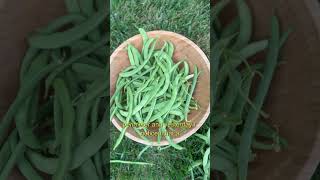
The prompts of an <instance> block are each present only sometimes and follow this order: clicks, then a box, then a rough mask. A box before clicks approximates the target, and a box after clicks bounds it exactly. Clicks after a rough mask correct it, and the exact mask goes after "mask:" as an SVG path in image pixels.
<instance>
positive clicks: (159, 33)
mask: <svg viewBox="0 0 320 180" xmlns="http://www.w3.org/2000/svg"><path fill="white" fill-rule="evenodd" d="M147 34H148V35H149V34H153V35H154V34H156V35H159V36H161V35H162V34H165V35H169V36H174V37H176V38H178V39H180V40H182V41H184V42H185V43H187V44H189V45H190V46H192V47H193V48H194V49H195V50H196V51H197V52H198V53H199V55H200V56H201V59H202V61H204V62H205V64H206V67H207V68H208V71H209V72H210V62H209V59H208V57H207V56H206V54H205V53H204V52H203V51H202V50H201V48H200V47H199V46H198V45H196V44H195V43H194V42H193V41H191V40H190V39H188V38H187V37H185V36H183V35H181V34H178V33H175V32H171V31H165V30H155V31H148V32H147ZM137 38H142V37H141V35H140V34H137V35H134V36H132V37H131V38H129V39H127V40H125V41H124V42H123V43H121V44H120V45H119V46H118V47H117V48H116V49H115V50H114V51H113V53H112V54H111V56H110V68H111V63H112V62H113V60H114V57H115V55H116V54H118V52H119V51H121V50H123V49H124V48H125V47H126V46H127V45H128V42H129V41H133V40H134V39H137ZM209 81H210V80H209ZM110 95H111V94H110ZM210 110H211V108H210V101H209V104H208V108H207V109H206V111H205V113H204V115H203V117H202V119H201V120H200V121H199V122H198V123H197V124H196V125H195V127H194V128H192V129H190V130H189V131H187V133H185V134H183V135H182V136H179V137H176V138H172V140H173V141H174V142H175V143H180V142H182V141H184V140H186V139H187V138H189V137H190V136H192V135H193V134H194V133H196V132H197V131H198V130H199V129H200V128H201V127H202V125H203V124H204V123H205V121H206V120H207V119H208V117H209V114H210ZM111 122H112V124H113V125H114V126H115V127H116V128H117V129H118V130H119V131H120V132H121V130H122V127H121V125H120V124H122V123H119V122H118V121H117V120H116V118H115V117H113V118H112V120H111ZM125 136H127V137H128V138H129V139H131V140H133V141H135V142H138V143H141V144H144V145H148V146H167V145H169V142H168V141H167V140H166V139H165V140H161V141H160V143H158V142H152V141H146V140H143V139H142V138H140V137H136V136H134V135H132V134H131V133H129V132H128V131H126V132H125Z"/></svg>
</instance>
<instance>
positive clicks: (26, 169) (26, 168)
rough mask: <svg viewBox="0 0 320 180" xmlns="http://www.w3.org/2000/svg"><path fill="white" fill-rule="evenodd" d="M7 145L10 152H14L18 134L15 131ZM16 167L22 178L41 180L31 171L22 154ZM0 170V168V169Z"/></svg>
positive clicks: (33, 170) (31, 168)
mask: <svg viewBox="0 0 320 180" xmlns="http://www.w3.org/2000/svg"><path fill="white" fill-rule="evenodd" d="M9 144H10V148H11V150H12V151H14V149H15V147H16V145H17V144H18V133H17V131H16V130H14V131H13V132H12V134H11V137H10V138H9ZM8 158H9V156H8ZM6 162H7V161H6ZM17 166H18V168H19V170H20V172H21V173H22V174H23V176H24V177H26V178H27V179H28V180H42V177H41V176H40V175H39V174H38V173H37V172H36V171H35V169H33V167H32V166H31V164H30V163H29V162H28V161H27V159H25V157H24V154H21V157H20V158H19V159H18V160H17ZM0 169H2V168H1V167H0Z"/></svg>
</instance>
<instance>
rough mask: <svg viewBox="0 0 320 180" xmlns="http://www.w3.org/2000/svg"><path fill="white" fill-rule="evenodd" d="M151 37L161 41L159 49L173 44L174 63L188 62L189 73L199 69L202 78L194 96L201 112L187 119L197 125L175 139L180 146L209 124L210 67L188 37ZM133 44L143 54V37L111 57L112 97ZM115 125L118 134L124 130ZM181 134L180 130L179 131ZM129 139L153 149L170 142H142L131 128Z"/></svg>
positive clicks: (152, 34)
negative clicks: (151, 146)
mask: <svg viewBox="0 0 320 180" xmlns="http://www.w3.org/2000/svg"><path fill="white" fill-rule="evenodd" d="M148 36H150V37H159V40H158V42H159V44H158V48H160V47H161V45H162V44H161V42H162V43H163V41H165V40H166V41H171V42H172V43H173V44H174V46H175V52H174V55H173V56H174V57H173V58H174V61H175V62H177V61H178V60H181V59H185V60H186V61H187V62H188V64H189V66H190V71H191V72H193V67H194V65H197V66H198V68H199V70H200V71H201V74H200V76H199V79H198V83H197V86H196V89H195V92H194V98H195V99H196V100H197V101H198V103H199V104H200V109H199V110H197V111H195V110H192V111H191V112H190V114H189V115H188V119H189V120H190V121H191V122H193V123H195V126H194V127H192V128H191V129H189V130H188V131H187V132H186V133H183V134H181V135H180V136H177V137H175V138H173V140H174V141H175V142H177V143H178V142H181V141H183V140H185V139H186V138H188V137H189V136H191V135H192V134H194V133H195V132H196V131H197V130H198V129H199V128H200V127H201V126H202V124H203V123H204V122H205V121H206V119H207V118H208V115H209V113H210V63H209V60H208V58H207V57H206V55H205V54H204V53H203V52H202V50H201V49H200V48H199V47H198V46H197V45H196V44H194V43H193V42H192V41H190V40H189V39H187V38H186V37H184V36H182V35H179V34H177V33H173V32H168V31H151V32H148ZM128 43H131V44H132V45H134V46H135V47H136V48H138V49H139V50H140V51H141V48H142V37H141V36H140V35H136V36H134V37H132V38H130V39H128V40H127V41H125V42H124V43H123V44H121V45H120V46H119V47H118V48H117V49H116V50H115V51H114V52H113V53H112V55H111V57H110V94H111V95H112V94H113V93H114V91H115V83H116V80H117V78H118V74H119V73H120V72H121V71H122V70H123V69H124V68H126V67H128V66H129V65H130V64H129V60H128V55H127V51H126V49H125V48H126V47H127V44H128ZM112 123H113V124H114V125H115V127H116V128H118V129H119V130H120V129H121V127H122V123H121V122H120V121H119V120H117V119H116V118H114V119H113V120H112ZM149 130H150V131H158V129H151V128H149ZM176 130H177V131H179V130H180V129H176ZM125 135H126V136H127V137H128V138H130V139H132V140H134V141H137V142H139V143H142V144H146V145H153V146H158V145H160V146H164V145H168V144H169V143H168V141H167V140H164V139H162V140H161V141H160V144H158V143H156V142H157V137H156V136H150V140H151V143H148V142H147V141H145V140H143V139H142V138H141V137H139V135H138V134H137V133H136V132H135V131H134V130H133V129H132V128H128V130H127V132H126V134H125Z"/></svg>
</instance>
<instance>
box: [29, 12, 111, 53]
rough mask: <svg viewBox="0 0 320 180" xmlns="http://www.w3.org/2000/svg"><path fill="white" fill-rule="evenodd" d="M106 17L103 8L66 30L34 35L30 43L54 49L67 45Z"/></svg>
mask: <svg viewBox="0 0 320 180" xmlns="http://www.w3.org/2000/svg"><path fill="white" fill-rule="evenodd" d="M106 17H107V12H106V11H102V10H101V11H99V12H97V13H95V14H94V15H92V16H91V17H90V18H89V19H88V20H87V21H85V22H83V23H81V24H80V25H77V26H75V27H73V28H71V29H69V30H66V31H64V32H57V33H54V34H51V35H40V34H39V35H34V36H32V37H30V38H29V43H30V45H31V46H32V47H36V48H41V49H53V48H60V47H63V46H66V45H68V44H70V43H72V42H74V41H76V40H78V39H80V38H82V37H83V36H85V35H86V34H88V33H89V32H91V31H92V30H93V29H95V28H96V27H97V26H98V25H99V24H101V23H102V22H103V21H104V20H105V18H106Z"/></svg>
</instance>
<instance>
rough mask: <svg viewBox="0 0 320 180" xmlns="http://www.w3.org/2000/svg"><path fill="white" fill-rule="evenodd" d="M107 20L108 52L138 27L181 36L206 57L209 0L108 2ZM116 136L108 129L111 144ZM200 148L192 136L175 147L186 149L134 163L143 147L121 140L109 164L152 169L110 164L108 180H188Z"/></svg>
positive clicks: (152, 152) (152, 151)
mask: <svg viewBox="0 0 320 180" xmlns="http://www.w3.org/2000/svg"><path fill="white" fill-rule="evenodd" d="M110 16H111V37H110V39H111V42H110V43H111V51H113V50H114V49H115V48H117V47H118V46H119V45H120V44H121V43H122V42H123V41H125V40H126V39H128V38H130V37H132V36H134V35H136V34H138V33H139V32H138V29H137V28H139V27H141V28H144V29H145V30H146V31H152V30H167V31H173V32H176V33H179V34H182V35H184V36H186V37H187V38H189V39H191V40H192V41H193V42H195V43H196V44H197V45H198V46H199V47H200V48H201V49H202V50H203V51H204V52H205V53H206V54H207V56H209V49H210V44H209V41H210V40H209V39H210V27H209V23H210V1H209V0H158V1H153V0H116V1H112V10H111V14H110ZM208 127H209V126H208V125H207V124H205V125H204V127H202V128H201V129H200V130H199V131H198V132H200V133H203V134H205V133H206V131H207V129H208ZM118 136H119V131H118V130H116V129H115V128H114V127H113V126H112V129H111V143H112V144H114V143H115V141H116V139H117V137H118ZM202 144H203V140H201V139H199V138H197V137H195V136H192V137H190V138H188V139H187V140H186V141H184V142H181V143H180V144H179V145H181V146H183V147H185V148H186V149H184V150H182V151H179V150H176V149H174V148H171V147H170V148H167V149H165V150H162V151H160V150H159V149H158V148H155V147H152V148H149V149H147V150H146V151H145V152H144V153H143V154H142V156H141V158H140V159H138V155H139V153H140V151H141V150H142V149H143V148H144V147H145V145H142V144H139V143H136V142H133V141H131V140H130V139H128V138H124V140H123V141H122V142H121V144H120V145H119V147H118V148H117V149H116V150H115V151H111V155H110V158H111V159H112V160H123V161H135V162H148V163H152V164H154V165H152V166H150V165H135V164H121V163H120V164H119V163H115V164H111V176H112V178H113V179H190V178H191V176H190V172H189V171H188V168H189V167H190V166H191V164H192V163H193V162H194V161H195V160H200V159H202V154H201V152H200V150H201V149H202V148H201V146H202ZM111 147H113V146H111ZM200 174H201V170H200V169H198V170H197V169H195V171H194V175H195V177H199V176H200ZM196 179H197V178H196ZM198 179H200V178H198Z"/></svg>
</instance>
